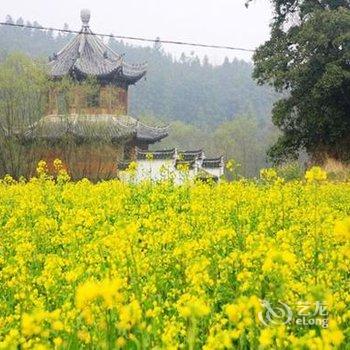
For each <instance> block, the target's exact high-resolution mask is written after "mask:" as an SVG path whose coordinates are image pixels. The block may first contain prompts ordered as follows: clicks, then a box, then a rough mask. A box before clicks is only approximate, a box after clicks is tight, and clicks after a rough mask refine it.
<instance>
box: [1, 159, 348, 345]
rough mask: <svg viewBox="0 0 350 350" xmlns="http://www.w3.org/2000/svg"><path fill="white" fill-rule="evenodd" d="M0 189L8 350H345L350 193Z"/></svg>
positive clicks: (299, 185) (231, 186)
mask: <svg viewBox="0 0 350 350" xmlns="http://www.w3.org/2000/svg"><path fill="white" fill-rule="evenodd" d="M56 167H57V168H58V171H59V173H60V174H59V176H58V177H57V178H56V179H55V180H53V179H51V178H50V177H48V176H47V175H46V174H45V171H44V168H45V164H43V163H41V164H40V165H39V169H38V176H37V177H36V178H33V179H31V180H30V181H24V180H23V181H18V182H15V181H14V180H13V179H11V178H10V177H6V178H5V179H3V180H2V181H1V183H0V348H1V349H52V348H55V349H83V348H85V349H119V348H120V349H178V348H180V349H201V348H204V349H208V350H209V349H230V348H232V349H337V348H339V349H346V348H349V344H350V327H349V320H350V310H349V304H350V292H349V290H350V289H349V270H350V269H349V257H350V243H349V241H350V219H349V218H348V217H349V216H350V184H349V183H332V182H328V181H327V180H326V174H325V173H324V172H323V171H322V170H321V169H319V168H314V169H312V170H310V171H309V172H308V173H307V174H306V178H305V180H303V181H293V182H284V181H283V179H280V178H278V177H277V176H276V173H275V172H274V171H273V170H265V171H262V179H260V180H259V181H253V180H252V181H248V180H240V181H235V182H231V183H226V182H222V183H219V184H208V183H207V184H205V183H194V184H193V183H192V184H191V183H187V184H184V185H182V186H176V185H173V184H172V183H171V181H164V182H161V183H151V182H144V183H140V184H126V183H122V182H120V181H117V180H115V181H107V182H101V183H98V184H92V183H90V182H89V181H88V180H82V181H79V182H76V183H73V182H70V181H69V179H68V176H67V175H66V174H65V173H64V171H63V170H60V164H59V162H56Z"/></svg>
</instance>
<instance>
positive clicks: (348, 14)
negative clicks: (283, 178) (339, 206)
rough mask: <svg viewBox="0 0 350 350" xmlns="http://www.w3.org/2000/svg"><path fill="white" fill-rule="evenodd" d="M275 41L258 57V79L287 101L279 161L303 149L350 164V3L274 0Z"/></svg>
mask: <svg viewBox="0 0 350 350" xmlns="http://www.w3.org/2000/svg"><path fill="white" fill-rule="evenodd" d="M272 3H273V5H274V13H275V16H274V18H273V22H272V25H271V38H270V40H268V41H267V42H266V43H265V44H263V45H262V46H260V47H259V48H258V50H257V51H256V53H255V55H254V58H253V59H254V63H255V69H254V73H253V76H254V78H255V79H256V80H257V81H258V83H259V84H270V85H272V86H273V87H274V88H275V89H276V90H277V91H278V92H283V93H284V95H283V98H282V99H280V100H279V101H278V102H276V103H275V105H274V108H273V112H272V113H273V122H274V124H275V125H276V126H277V127H278V128H279V129H280V130H281V131H282V132H283V133H282V136H281V137H280V138H279V139H278V141H277V142H276V143H275V145H273V147H272V148H271V149H270V150H269V156H270V157H271V158H272V159H273V160H274V161H276V162H278V161H283V160H285V159H286V158H296V157H297V156H298V154H299V152H300V151H301V150H306V152H307V153H308V154H309V155H310V156H311V158H312V160H313V161H316V162H322V161H323V160H324V159H325V158H326V157H329V156H330V157H333V158H335V159H338V160H342V161H349V160H350V118H349V117H350V1H349V0H272Z"/></svg>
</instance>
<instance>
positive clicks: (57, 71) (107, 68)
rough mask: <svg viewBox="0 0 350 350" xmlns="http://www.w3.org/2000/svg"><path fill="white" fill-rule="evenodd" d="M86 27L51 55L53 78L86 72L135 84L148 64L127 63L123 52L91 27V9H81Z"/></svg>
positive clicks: (80, 77)
mask: <svg viewBox="0 0 350 350" xmlns="http://www.w3.org/2000/svg"><path fill="white" fill-rule="evenodd" d="M81 18H82V21H83V27H82V29H81V31H80V33H79V34H77V35H76V36H75V37H74V38H73V39H72V41H71V42H69V43H68V44H67V45H66V46H65V47H64V48H63V49H62V50H61V51H59V52H58V53H56V54H54V55H53V56H52V57H51V58H50V63H49V70H50V76H51V77H52V78H61V77H64V76H72V77H73V78H77V79H83V78H85V77H87V76H92V77H96V78H98V79H100V80H102V81H106V82H113V83H116V84H127V85H130V84H135V83H136V82H137V81H138V80H140V79H141V78H142V77H143V76H144V75H145V74H146V64H145V63H144V64H128V63H126V62H124V60H123V56H122V55H119V54H118V53H116V52H115V51H114V50H112V49H111V48H110V47H109V46H107V45H106V44H105V43H104V42H103V41H102V40H101V39H100V38H99V37H98V36H97V35H95V34H94V33H93V32H92V31H91V29H90V27H89V20H90V12H89V11H88V10H83V11H82V13H81Z"/></svg>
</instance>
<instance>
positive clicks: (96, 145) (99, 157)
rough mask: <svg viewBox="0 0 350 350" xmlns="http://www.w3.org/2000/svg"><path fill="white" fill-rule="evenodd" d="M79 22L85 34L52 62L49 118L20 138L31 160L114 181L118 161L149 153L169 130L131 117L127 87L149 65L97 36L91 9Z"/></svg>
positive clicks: (72, 41)
mask: <svg viewBox="0 0 350 350" xmlns="http://www.w3.org/2000/svg"><path fill="white" fill-rule="evenodd" d="M81 19H82V22H83V25H82V29H81V31H80V32H79V33H78V34H77V35H76V36H75V37H74V38H73V39H72V40H71V42H69V43H68V44H67V45H66V46H65V47H64V48H63V49H62V50H61V51H59V52H58V53H56V54H54V55H53V56H52V57H51V58H50V62H49V64H48V66H49V75H50V79H51V81H52V84H51V88H50V92H49V98H48V109H47V115H46V116H45V117H43V118H42V119H40V120H39V121H37V122H36V123H34V124H32V125H30V126H29V128H28V129H27V130H25V131H24V132H22V135H21V139H22V140H23V141H24V142H26V143H27V144H30V145H31V150H30V152H31V153H33V152H34V153H35V157H33V156H32V158H34V159H36V160H40V159H44V160H47V161H49V162H50V161H52V160H53V159H55V158H60V159H61V160H62V161H63V162H64V164H65V166H66V168H67V170H68V171H69V173H70V174H71V175H72V177H73V178H82V177H88V178H90V179H93V180H95V179H96V180H98V179H106V178H113V177H115V176H116V174H117V164H118V162H120V161H122V160H125V159H136V147H139V148H141V149H144V150H147V149H148V146H149V145H150V144H152V143H155V142H158V141H160V140H161V139H163V138H164V137H166V136H167V135H168V128H167V127H154V126H149V125H146V124H143V123H141V122H139V121H138V120H136V119H135V118H132V117H130V116H127V112H128V90H129V87H130V85H133V84H135V83H136V82H138V81H139V80H140V79H141V78H142V77H144V76H145V74H146V64H129V63H126V62H125V61H124V57H123V56H122V55H119V54H118V53H116V52H115V51H114V50H113V49H111V48H110V47H108V46H107V45H106V44H105V43H104V42H103V41H102V40H101V39H100V38H99V37H98V36H96V35H95V34H94V33H93V32H92V31H91V29H90V27H89V21H90V12H89V11H88V10H82V11H81ZM91 82H92V83H91ZM67 85H68V86H69V89H68V88H67Z"/></svg>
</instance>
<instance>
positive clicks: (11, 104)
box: [0, 54, 48, 177]
mask: <svg viewBox="0 0 350 350" xmlns="http://www.w3.org/2000/svg"><path fill="white" fill-rule="evenodd" d="M47 87H48V85H47V78H46V72H45V70H44V69H43V67H42V65H40V64H38V63H37V62H34V61H32V60H31V59H30V58H28V57H26V56H24V55H21V54H11V55H9V56H8V57H7V58H6V59H5V61H4V62H3V63H2V64H0V177H2V176H3V175H5V174H7V173H8V174H11V175H13V176H15V177H18V176H19V175H22V174H23V173H25V172H27V171H28V167H30V166H31V162H30V160H31V154H30V152H28V151H27V149H26V148H25V147H24V146H23V144H22V143H21V142H18V141H20V140H18V138H17V135H18V134H19V133H20V132H21V131H23V130H25V129H26V128H27V127H28V125H31V124H33V123H34V122H36V121H38V120H39V119H40V118H41V117H42V115H43V114H44V110H45V106H46V97H47Z"/></svg>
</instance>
